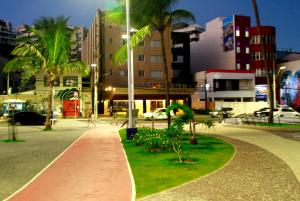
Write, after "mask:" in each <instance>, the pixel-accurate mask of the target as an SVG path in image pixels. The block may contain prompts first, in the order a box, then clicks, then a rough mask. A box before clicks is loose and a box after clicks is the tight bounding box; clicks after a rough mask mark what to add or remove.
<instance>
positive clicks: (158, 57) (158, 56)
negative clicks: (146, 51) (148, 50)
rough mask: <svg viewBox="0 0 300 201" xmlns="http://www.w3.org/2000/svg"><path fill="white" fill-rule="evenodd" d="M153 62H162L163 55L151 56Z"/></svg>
mask: <svg viewBox="0 0 300 201" xmlns="http://www.w3.org/2000/svg"><path fill="white" fill-rule="evenodd" d="M151 62H152V63H160V62H162V56H160V55H152V56H151Z"/></svg>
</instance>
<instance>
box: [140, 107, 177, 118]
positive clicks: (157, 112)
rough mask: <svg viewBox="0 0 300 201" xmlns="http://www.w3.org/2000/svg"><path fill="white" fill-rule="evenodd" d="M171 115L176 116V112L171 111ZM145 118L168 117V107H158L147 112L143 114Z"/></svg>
mask: <svg viewBox="0 0 300 201" xmlns="http://www.w3.org/2000/svg"><path fill="white" fill-rule="evenodd" d="M170 114H171V117H172V116H175V114H174V112H173V111H171V112H170ZM143 117H144V119H147V120H150V119H152V118H153V119H168V115H167V113H166V108H157V109H156V110H154V111H153V112H146V113H144V114H143Z"/></svg>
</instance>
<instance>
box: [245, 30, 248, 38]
mask: <svg viewBox="0 0 300 201" xmlns="http://www.w3.org/2000/svg"><path fill="white" fill-rule="evenodd" d="M245 37H246V38H248V37H249V30H248V28H246V31H245Z"/></svg>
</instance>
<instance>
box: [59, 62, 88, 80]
mask: <svg viewBox="0 0 300 201" xmlns="http://www.w3.org/2000/svg"><path fill="white" fill-rule="evenodd" d="M60 67H61V70H62V72H61V73H70V72H78V73H80V74H81V75H82V76H83V77H88V76H89V73H90V70H89V66H88V65H87V64H85V63H82V62H81V61H75V62H71V63H66V64H64V65H62V66H60Z"/></svg>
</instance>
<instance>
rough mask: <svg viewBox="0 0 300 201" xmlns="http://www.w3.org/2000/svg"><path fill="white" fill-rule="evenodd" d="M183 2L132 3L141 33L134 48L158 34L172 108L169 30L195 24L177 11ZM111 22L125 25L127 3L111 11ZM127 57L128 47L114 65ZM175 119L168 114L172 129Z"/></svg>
mask: <svg viewBox="0 0 300 201" xmlns="http://www.w3.org/2000/svg"><path fill="white" fill-rule="evenodd" d="M178 2H179V0H143V1H138V0H131V1H130V7H131V8H130V10H131V13H130V15H131V24H132V26H133V27H134V28H135V29H137V30H138V31H137V32H136V33H135V34H134V35H133V36H132V39H131V44H130V45H131V46H132V48H135V47H137V46H138V45H139V44H140V43H141V42H142V41H143V40H144V39H145V38H146V37H147V36H150V35H151V34H152V33H154V32H155V31H158V32H159V34H160V39H161V53H162V60H163V66H164V75H165V88H166V107H168V106H169V105H170V81H169V73H168V71H169V70H168V63H167V56H166V47H165V36H166V35H165V34H164V33H165V31H166V29H167V28H171V25H172V23H179V22H186V21H193V22H194V21H195V17H194V15H193V14H192V13H191V12H189V11H186V10H181V9H178V10H174V7H175V5H176V4H177V3H178ZM106 19H107V21H111V22H113V23H116V24H125V23H124V19H126V18H125V2H124V0H123V1H121V4H120V7H118V8H116V9H115V10H113V11H111V12H108V14H107V15H106ZM126 58H127V54H126V46H123V47H122V48H121V49H120V50H119V51H118V52H116V53H115V55H114V59H113V61H114V63H116V64H123V63H125V61H126ZM170 123H171V120H170V115H168V126H170Z"/></svg>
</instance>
